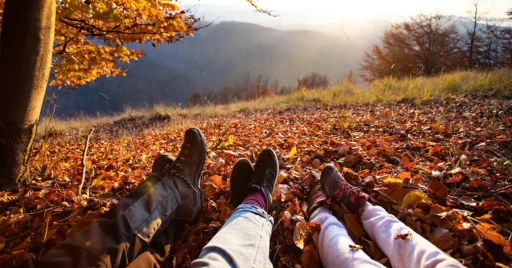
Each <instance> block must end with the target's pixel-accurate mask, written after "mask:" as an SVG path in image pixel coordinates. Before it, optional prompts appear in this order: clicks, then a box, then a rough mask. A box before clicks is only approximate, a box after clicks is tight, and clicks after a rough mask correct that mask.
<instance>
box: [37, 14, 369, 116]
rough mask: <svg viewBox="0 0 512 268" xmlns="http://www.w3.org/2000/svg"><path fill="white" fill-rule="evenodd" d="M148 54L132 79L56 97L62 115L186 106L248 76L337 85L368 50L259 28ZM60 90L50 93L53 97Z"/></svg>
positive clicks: (203, 35) (218, 29)
mask: <svg viewBox="0 0 512 268" xmlns="http://www.w3.org/2000/svg"><path fill="white" fill-rule="evenodd" d="M132 47H133V48H138V49H144V50H145V51H146V56H145V57H144V58H143V60H142V61H140V62H134V63H132V64H130V65H129V66H127V68H128V69H129V71H128V74H127V76H126V77H116V78H101V79H98V80H97V81H96V82H95V83H93V84H91V85H87V86H84V87H82V88H79V89H77V90H73V91H71V92H66V91H60V92H57V97H58V98H57V100H56V104H57V105H58V108H57V110H56V114H57V115H59V116H74V115H77V114H80V113H85V114H97V113H101V114H104V113H107V114H108V113H112V112H119V111H122V110H123V109H124V108H125V107H126V106H131V107H140V106H152V105H154V104H157V103H183V102H184V101H186V100H187V98H188V96H190V94H192V93H193V92H195V91H199V90H202V91H205V92H207V91H209V90H214V89H215V88H216V87H218V86H220V85H222V84H223V83H225V82H228V81H233V80H235V79H237V78H239V77H240V76H241V75H243V74H246V73H250V74H251V75H254V76H256V75H259V74H262V75H264V76H265V77H268V78H270V79H278V80H279V81H280V84H281V85H283V86H294V85H296V80H297V78H299V77H301V75H306V74H308V73H311V72H313V71H316V72H320V73H325V74H327V75H328V76H329V78H330V79H331V80H332V81H336V80H342V79H343V77H344V76H345V75H346V74H348V73H349V72H350V71H351V70H354V71H356V70H357V68H359V59H360V57H361V55H362V53H363V51H364V50H365V49H366V47H365V46H360V45H357V44H354V43H352V42H349V41H347V40H343V39H341V38H336V37H333V36H331V35H328V34H323V33H320V32H315V31H310V30H290V31H281V30H275V29H272V28H267V27H262V26H258V25H255V24H249V23H240V22H222V23H219V24H214V25H212V26H210V27H208V28H206V29H203V30H200V31H199V32H197V33H196V34H195V36H194V37H191V38H187V39H185V40H184V41H182V42H179V43H176V44H173V45H162V46H160V47H158V48H153V47H151V46H150V45H145V46H141V45H132ZM51 92H55V90H49V92H48V93H47V94H48V95H49V94H51Z"/></svg>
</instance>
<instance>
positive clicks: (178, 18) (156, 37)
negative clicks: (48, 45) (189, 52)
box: [0, 0, 198, 87]
mask: <svg viewBox="0 0 512 268" xmlns="http://www.w3.org/2000/svg"><path fill="white" fill-rule="evenodd" d="M4 2H5V0H0V9H1V10H3V5H4ZM1 14H2V13H1V12H0V22H1ZM197 22H198V19H197V18H195V17H194V16H193V15H191V14H189V13H188V12H187V11H184V10H180V8H179V6H178V4H177V2H174V1H163V0H152V1H146V0H85V1H82V0H59V1H57V19H56V29H55V43H54V47H53V69H52V76H51V85H52V86H58V87H62V86H70V87H77V86H79V85H84V84H86V83H89V82H92V81H94V80H95V79H97V78H98V77H101V76H107V77H108V76H117V75H124V74H125V69H123V66H122V65H121V64H120V63H129V62H130V61H133V60H137V59H138V58H140V57H141V56H142V55H143V53H144V52H143V51H142V50H137V49H130V48H128V46H127V44H130V43H141V44H144V43H151V44H153V46H158V45H160V44H164V43H175V42H177V41H180V40H182V39H183V38H185V37H186V36H188V35H192V34H193V32H194V31H196V30H198V27H197V25H196V23H197Z"/></svg>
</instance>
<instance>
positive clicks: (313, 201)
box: [307, 185, 331, 217]
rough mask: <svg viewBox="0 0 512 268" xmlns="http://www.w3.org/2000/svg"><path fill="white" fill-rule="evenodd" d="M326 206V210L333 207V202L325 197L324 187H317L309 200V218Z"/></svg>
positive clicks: (312, 191)
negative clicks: (318, 209)
mask: <svg viewBox="0 0 512 268" xmlns="http://www.w3.org/2000/svg"><path fill="white" fill-rule="evenodd" d="M321 206H324V207H326V208H330V207H331V202H330V201H329V199H327V197H326V196H325V194H324V192H323V191H322V187H321V186H320V185H317V186H315V188H313V190H311V193H310V194H309V198H308V213H307V214H308V217H311V214H312V213H313V212H314V211H315V210H316V209H317V208H319V207H321Z"/></svg>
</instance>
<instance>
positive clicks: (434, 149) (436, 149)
mask: <svg viewBox="0 0 512 268" xmlns="http://www.w3.org/2000/svg"><path fill="white" fill-rule="evenodd" d="M440 151H441V146H439V145H437V144H436V145H434V147H432V148H430V150H429V151H428V154H429V155H435V154H436V153H438V152H440Z"/></svg>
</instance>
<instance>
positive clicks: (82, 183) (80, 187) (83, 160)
mask: <svg viewBox="0 0 512 268" xmlns="http://www.w3.org/2000/svg"><path fill="white" fill-rule="evenodd" d="M93 131H94V128H93V127H91V131H89V134H87V139H86V140H85V148H84V153H83V155H82V180H81V181H80V185H79V186H78V195H81V194H82V188H83V187H84V183H85V169H86V160H87V148H89V140H90V139H91V136H92V132H93Z"/></svg>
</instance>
